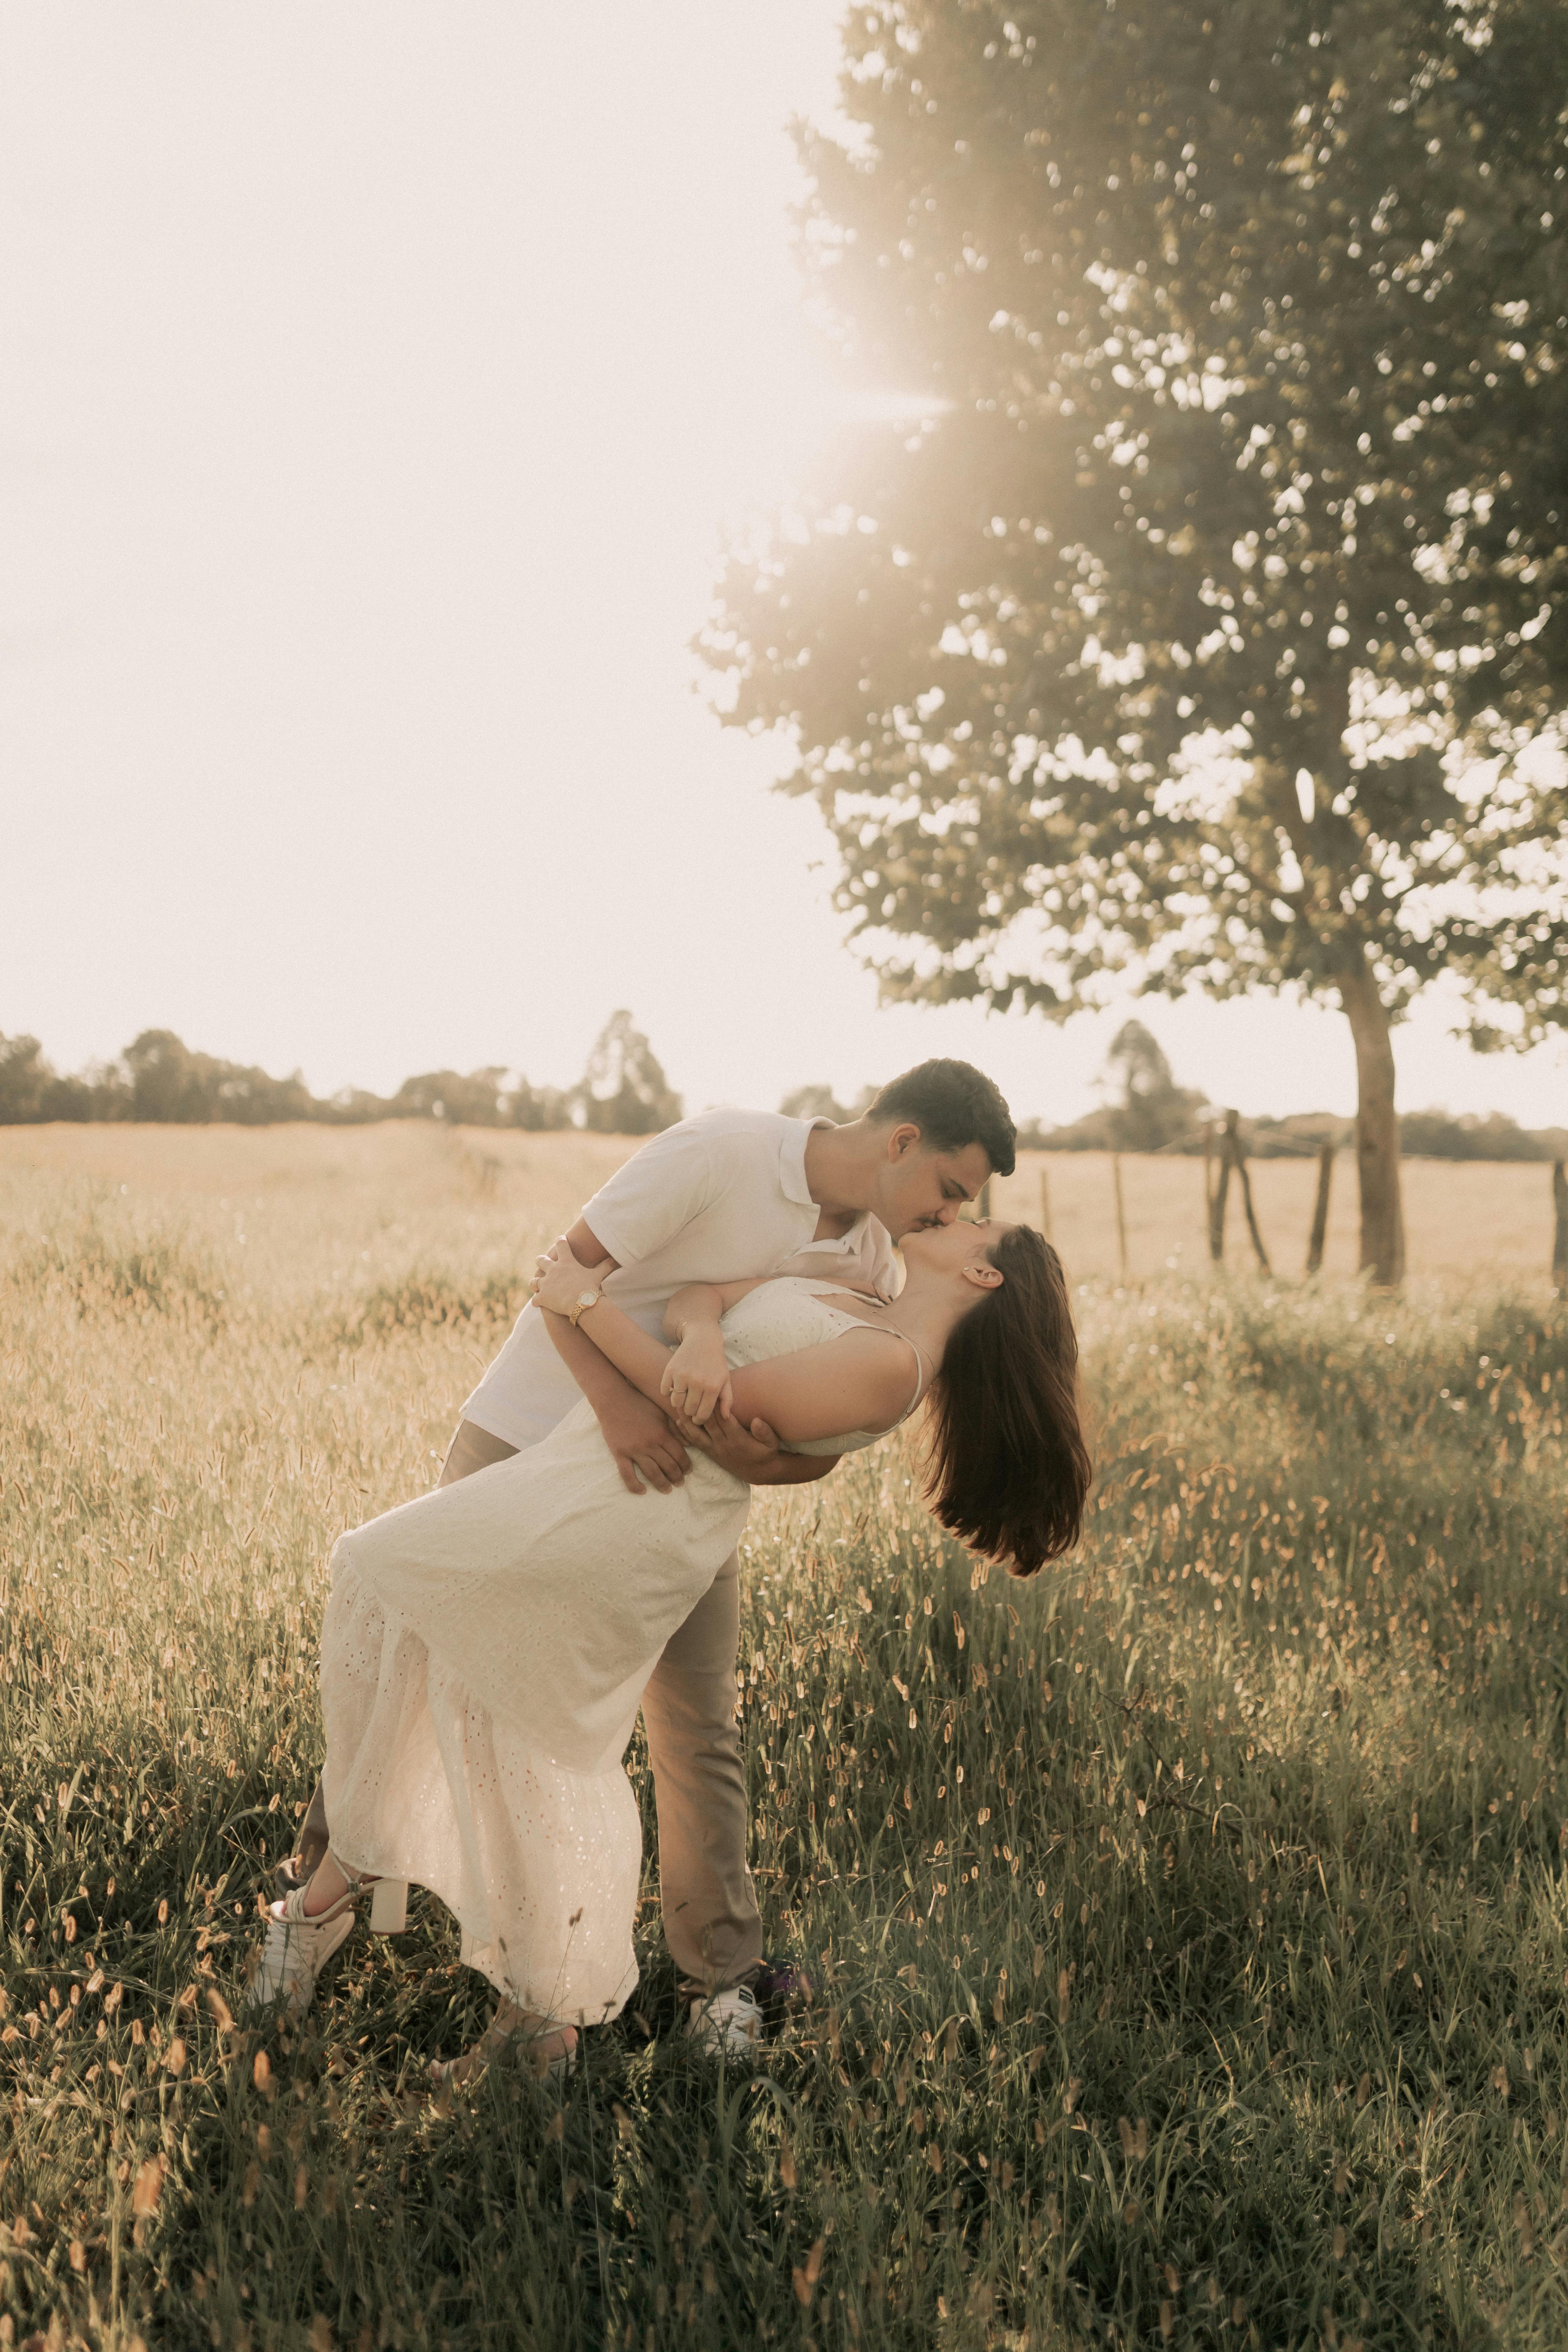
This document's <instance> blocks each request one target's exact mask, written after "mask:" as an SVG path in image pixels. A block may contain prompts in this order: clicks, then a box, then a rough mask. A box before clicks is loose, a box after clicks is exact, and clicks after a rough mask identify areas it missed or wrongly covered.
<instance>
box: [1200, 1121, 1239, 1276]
mask: <svg viewBox="0 0 1568 2352" xmlns="http://www.w3.org/2000/svg"><path fill="white" fill-rule="evenodd" d="M1233 1116H1234V1114H1233ZM1216 1160H1217V1161H1218V1166H1217V1167H1215V1161H1216ZM1229 1192H1230V1149H1229V1144H1228V1141H1227V1139H1226V1134H1225V1130H1224V1129H1223V1128H1222V1129H1220V1140H1219V1144H1218V1147H1217V1150H1216V1148H1215V1130H1214V1128H1213V1125H1212V1124H1211V1125H1209V1126H1207V1127H1205V1129H1204V1200H1205V1203H1206V1205H1207V1209H1208V1220H1209V1256H1210V1258H1211V1259H1212V1260H1213V1262H1214V1264H1215V1265H1224V1264H1225V1211H1226V1198H1227V1196H1228V1194H1229Z"/></svg>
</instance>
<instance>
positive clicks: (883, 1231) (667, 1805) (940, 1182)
mask: <svg viewBox="0 0 1568 2352" xmlns="http://www.w3.org/2000/svg"><path fill="white" fill-rule="evenodd" d="M1015 1141H1016V1135H1015V1129H1014V1126H1013V1121H1012V1118H1011V1117H1010V1116H1009V1113H1008V1110H1007V1106H1006V1104H1005V1102H1004V1101H1003V1099H1002V1097H1001V1095H1000V1094H999V1093H998V1091H997V1089H996V1087H994V1085H993V1084H992V1082H991V1080H990V1079H989V1078H987V1077H985V1076H983V1075H982V1074H981V1072H980V1071H978V1070H975V1069H973V1068H972V1067H971V1066H969V1064H968V1063H966V1062H952V1061H935V1062H922V1063H921V1065H920V1066H918V1068H915V1069H912V1070H909V1071H906V1073H905V1074H904V1076H902V1077H900V1078H895V1079H894V1080H893V1081H892V1083H891V1085H889V1086H886V1087H883V1088H882V1090H881V1092H880V1094H879V1095H878V1096H877V1097H876V1099H875V1101H874V1102H873V1103H872V1104H871V1106H870V1108H869V1109H868V1110H867V1111H866V1112H865V1113H864V1114H863V1116H862V1117H861V1118H858V1119H855V1120H853V1121H851V1122H850V1124H849V1125H847V1126H845V1127H835V1126H834V1125H833V1124H832V1122H831V1121H829V1120H827V1119H800V1118H786V1117H785V1116H784V1114H783V1113H773V1112H768V1111H744V1110H716V1111H704V1112H703V1113H702V1114H701V1115H700V1117H699V1118H689V1119H684V1120H682V1121H681V1123H680V1124H679V1126H677V1127H672V1128H668V1129H666V1130H665V1132H664V1133H663V1134H662V1135H658V1136H656V1137H655V1138H654V1139H653V1140H652V1141H651V1142H649V1143H647V1144H645V1145H644V1146H643V1149H642V1150H640V1151H638V1152H637V1153H636V1154H635V1155H634V1157H633V1158H632V1159H630V1160H627V1161H626V1164H625V1166H624V1167H622V1168H620V1169H618V1170H617V1171H616V1174H615V1175H614V1176H612V1177H611V1178H610V1180H609V1181H608V1183H607V1184H605V1185H604V1186H603V1187H602V1188H601V1189H600V1191H599V1192H596V1193H595V1195H594V1198H593V1199H592V1200H591V1201H590V1202H588V1204H587V1206H586V1207H585V1208H584V1211H583V1213H582V1215H581V1217H580V1218H579V1219H578V1221H577V1223H575V1224H574V1226H573V1228H572V1230H571V1232H570V1233H569V1234H567V1236H566V1238H567V1240H568V1241H569V1242H570V1243H571V1245H572V1248H573V1251H574V1254H575V1255H576V1256H577V1257H578V1258H580V1259H581V1260H582V1261H583V1263H584V1265H600V1264H602V1263H603V1262H604V1260H605V1259H606V1258H608V1259H610V1260H612V1261H613V1262H614V1265H615V1268H616V1270H615V1272H614V1273H612V1274H611V1275H610V1276H608V1277H607V1278H606V1280H605V1285H604V1287H605V1295H606V1296H607V1297H613V1298H614V1299H615V1300H616V1304H617V1305H618V1306H620V1307H622V1308H623V1309H624V1310H625V1312H626V1314H628V1315H630V1316H631V1317H632V1318H634V1319H635V1320H636V1321H637V1322H638V1323H640V1324H641V1325H642V1326H643V1328H645V1329H646V1330H647V1331H649V1332H651V1333H653V1334H654V1335H655V1336H656V1337H657V1336H660V1335H661V1332H662V1323H663V1316H664V1309H665V1307H666V1306H667V1304H668V1301H669V1299H670V1298H671V1297H673V1295H674V1293H675V1292H676V1291H677V1290H679V1288H680V1287H681V1286H683V1285H684V1284H686V1283H689V1282H700V1281H721V1280H729V1279H731V1278H737V1277H741V1276H752V1275H767V1274H799V1275H805V1276H821V1278H822V1280H823V1282H824V1283H825V1284H831V1283H835V1282H840V1283H842V1282H847V1283H850V1284H853V1285H854V1286H857V1287H858V1288H861V1289H867V1290H872V1291H875V1292H876V1293H877V1294H878V1296H879V1297H884V1298H890V1297H893V1295H894V1294H895V1292H896V1290H897V1288H898V1286H899V1281H900V1270H899V1266H898V1261H897V1258H896V1255H895V1253H894V1248H893V1244H894V1243H895V1242H897V1241H900V1240H901V1239H902V1237H903V1236H904V1234H908V1233H912V1232H914V1231H916V1230H917V1229H918V1228H920V1227H922V1226H927V1225H932V1224H951V1223H952V1221H953V1219H954V1218H955V1217H956V1216H957V1215H958V1213H959V1211H960V1209H961V1208H963V1205H964V1203H965V1202H969V1201H973V1199H974V1197H975V1196H976V1194H977V1193H978V1192H979V1191H980V1189H981V1187H982V1185H983V1184H984V1182H985V1181H986V1179H987V1177H989V1176H991V1175H993V1174H995V1175H999V1176H1005V1175H1010V1174H1011V1172H1012V1170H1013V1162H1014V1146H1015ZM564 1338H565V1346H564V1349H563V1351H558V1349H557V1348H556V1346H555V1345H554V1344H552V1339H551V1338H550V1335H549V1333H548V1332H547V1331H546V1329H545V1325H544V1318H543V1317H542V1315H541V1314H540V1313H539V1311H538V1309H537V1308H536V1307H533V1306H531V1305H530V1306H528V1307H524V1309H523V1311H522V1313H521V1316H520V1317H519V1318H518V1321H517V1323H516V1325H515V1326H514V1328H513V1329H512V1332H511V1335H510V1338H509V1339H508V1340H507V1342H506V1344H505V1346H504V1347H503V1348H502V1349H501V1351H500V1355H499V1356H498V1357H497V1358H496V1360H495V1361H494V1363H493V1364H491V1366H490V1368H489V1370H488V1371H487V1372H486V1374H485V1376H484V1378H483V1379H482V1380H481V1381H480V1382H479V1386H478V1388H477V1389H475V1391H474V1392H473V1394H472V1395H471V1396H470V1397H469V1398H468V1402H466V1404H465V1405H464V1407H463V1413H462V1418H461V1420H460V1421H459V1423H458V1429H457V1433H456V1434H455V1436H454V1437H453V1439H452V1443H451V1444H450V1446H449V1448H448V1449H447V1459H446V1462H445V1464H444V1465H443V1468H442V1472H441V1481H440V1483H441V1484H442V1485H443V1486H447V1485H449V1484H451V1483H452V1482H453V1481H454V1480H455V1479H458V1478H465V1477H468V1476H470V1475H472V1474H473V1473H474V1472H475V1471H479V1470H483V1469H485V1468H487V1467H489V1465H490V1464H492V1463H496V1462H502V1461H505V1460H506V1459H507V1457H508V1456H509V1455H510V1454H515V1453H517V1452H518V1451H519V1450H520V1449H521V1448H522V1447H525V1446H530V1445H537V1444H539V1442H540V1440H541V1439H542V1438H544V1437H547V1436H548V1435H549V1433H550V1432H551V1431H552V1429H553V1428H554V1427H555V1426H556V1424H557V1423H558V1422H560V1421H561V1420H562V1419H563V1417H564V1416H565V1415H566V1414H567V1413H568V1412H571V1410H572V1409H573V1407H574V1405H575V1404H576V1403H577V1402H579V1400H580V1398H581V1397H583V1396H586V1397H587V1399H588V1401H589V1402H590V1403H591V1404H592V1406H593V1408H594V1411H595V1414H596V1415H597V1416H598V1421H599V1426H600V1428H601V1430H602V1431H603V1432H604V1436H605V1444H607V1445H608V1446H609V1448H610V1451H611V1453H612V1454H614V1456H615V1459H616V1465H617V1467H618V1469H619V1471H620V1474H621V1476H622V1478H623V1480H624V1481H625V1483H626V1486H627V1487H628V1488H629V1489H630V1491H631V1492H632V1493H633V1494H636V1495H641V1494H646V1492H647V1488H648V1487H649V1486H652V1487H654V1488H656V1489H657V1490H658V1492H659V1493H660V1494H668V1492H669V1489H670V1487H671V1486H674V1485H677V1484H679V1481H680V1480H682V1479H683V1478H684V1477H685V1476H686V1475H687V1472H688V1471H689V1468H690V1466H691V1457H690V1454H689V1452H688V1451H687V1446H686V1444H685V1443H684V1442H683V1441H682V1438H681V1436H680V1433H679V1431H678V1430H677V1429H676V1427H675V1426H674V1424H673V1423H671V1422H670V1421H669V1420H668V1418H667V1417H666V1416H665V1414H664V1413H662V1412H660V1411H659V1410H658V1407H657V1406H655V1405H653V1404H651V1403H649V1402H648V1401H647V1398H646V1397H643V1396H641V1395H640V1394H639V1393H638V1392H637V1390H635V1389H634V1388H632V1387H631V1385H630V1384H629V1382H627V1381H625V1380H623V1379H622V1377H621V1375H620V1373H619V1372H617V1371H616V1370H615V1368H614V1367H613V1365H611V1364H610V1363H609V1362H608V1360H606V1359H605V1356H603V1355H602V1354H601V1353H600V1351H599V1349H597V1348H595V1346H594V1344H593V1342H592V1340H591V1339H589V1338H588V1337H587V1335H586V1334H585V1333H578V1332H576V1331H573V1332H570V1333H569V1334H566V1335H564ZM700 1442H701V1443H702V1444H703V1447H704V1450H705V1451H707V1452H709V1453H710V1454H712V1455H713V1457H714V1458H715V1459H716V1460H718V1461H720V1462H721V1463H722V1464H723V1465H724V1466H725V1467H726V1468H727V1469H729V1470H731V1471H733V1472H734V1473H735V1475H737V1476H738V1477H740V1478H742V1479H743V1480H745V1481H746V1482H747V1483H748V1484H750V1485H752V1486H788V1485H797V1484H803V1483H805V1482H806V1481H808V1480H811V1479H815V1478H820V1477H823V1476H825V1475H826V1473H827V1472H828V1471H829V1470H831V1469H832V1467H833V1464H832V1462H831V1460H827V1459H824V1458H823V1457H821V1456H816V1455H804V1454H786V1453H784V1452H782V1451H781V1450H780V1447H779V1445H778V1442H777V1439H776V1437H775V1436H774V1434H773V1432H772V1431H771V1430H770V1429H769V1428H768V1427H767V1425H766V1424H765V1423H763V1422H760V1421H759V1422H753V1423H752V1427H751V1429H750V1431H732V1432H725V1431H722V1430H721V1431H719V1432H718V1433H715V1434H713V1435H711V1436H708V1435H705V1436H704V1438H703V1439H702V1440H701V1441H700ZM738 1580H739V1561H738V1559H736V1557H735V1556H734V1555H733V1554H731V1558H730V1559H728V1560H726V1562H725V1563H724V1566H723V1567H722V1568H721V1570H720V1571H719V1574H718V1576H717V1577H716V1578H715V1580H714V1581H713V1584H712V1586H711V1587H710V1590H709V1591H708V1592H707V1594H706V1595H705V1596H704V1598H703V1599H702V1600H701V1601H700V1602H699V1603H698V1605H697V1607H696V1608H695V1609H694V1610H693V1611H692V1612H691V1615H690V1616H689V1618H688V1619H687V1621H686V1623H685V1624H684V1625H683V1626H682V1627H681V1629H680V1631H679V1633H677V1634H676V1635H675V1636H674V1638H673V1639H672V1640H671V1641H670V1642H669V1643H668V1644H667V1646H666V1648H665V1651H664V1653H663V1655H662V1657H661V1658H660V1660H659V1663H658V1666H657V1667H656V1668H655V1670H654V1673H653V1675H652V1678H651V1680H650V1681H649V1683H648V1685H647V1689H646V1691H645V1692H644V1694H643V1725H644V1728H645V1730H646V1732H647V1746H648V1757H649V1760H650V1762H651V1764H652V1767H653V1776H654V1792H655V1797H656V1801H657V1806H658V1850H659V1885H660V1895H661V1902H662V1908H663V1916H664V1929H665V1937H666V1940H667V1942H668V1946H669V1949H670V1953H671V1955H672V1957H673V1958H674V1959H675V1961H676V1964H677V1966H678V1967H679V1969H680V1971H681V1976H682V1979H683V1990H684V1995H685V1998H686V2000H687V2001H688V2004H689V2008H688V2030H689V2032H692V2033H694V2034H695V2035H696V2036H697V2037H698V2038H699V2039H700V2040H702V2041H704V2042H707V2043H709V2044H710V2046H711V2047H713V2048H714V2049H721V2048H725V2047H729V2048H740V2047H744V2046H745V2045H747V2044H749V2043H750V2042H752V2041H753V2040H754V2039H755V2038H756V2036H757V2033H758V2032H759V2031H760V2029H761V2024H762V2011H761V2009H760V2007H759V2004H758V2002H757V2000H756V1997H755V1987H756V1984H757V1981H758V1979H759V1977H760V1976H761V1974H762V1970H763V1937H762V1921H761V1918H760V1916H759V1915H758V1911H757V1904H756V1896H755V1893H754V1891H753V1888H752V1874H751V1871H750V1869H749V1868H748V1866H747V1862H746V1832H747V1827H748V1822H747V1811H746V1799H745V1773H744V1769H743V1766H742V1757H741V1742H740V1732H739V1727H738V1725H737V1722H736V1707H735V1700H736V1688H735V1664H736V1654H737V1651H738V1647H739V1640H740V1589H739V1581H738ZM326 1843H327V1823H326V1816H325V1811H324V1808H323V1805H322V1801H321V1789H320V1787H318V1788H317V1790H316V1793H315V1796H314V1797H313V1798H312V1800H311V1802H310V1811H309V1812H308V1813H307V1815H306V1819H305V1823H304V1828H303V1831H302V1833H301V1838H300V1854H299V1855H298V1856H297V1857H296V1858H295V1860H294V1862H293V1863H292V1864H289V1865H286V1868H287V1870H288V1872H289V1883H294V1881H295V1880H296V1879H297V1878H298V1877H299V1876H302V1875H308V1874H310V1871H311V1870H313V1869H314V1867H315V1864H316V1863H317V1862H318V1861H319V1859H320V1858H321V1853H323V1852H324V1850H325V1847H326ZM305 1998H307V1999H308V1998H309V1989H308V1987H306V1988H305Z"/></svg>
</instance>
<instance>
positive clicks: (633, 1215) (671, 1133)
mask: <svg viewBox="0 0 1568 2352" xmlns="http://www.w3.org/2000/svg"><path fill="white" fill-rule="evenodd" d="M715 1189H716V1188H715V1181H714V1173H713V1159H712V1151H711V1148H710V1141H709V1139H708V1138H707V1137H706V1136H705V1135H704V1134H703V1133H702V1131H701V1128H700V1124H699V1122H698V1121H697V1120H695V1119H683V1120H682V1121H681V1122H680V1124H679V1127H667V1128H666V1129H665V1130H664V1133H663V1134H662V1135H656V1136H655V1137H654V1138H653V1139H652V1141H651V1142H649V1143H645V1144H644V1145H643V1148H642V1150H640V1151H637V1152H634V1153H633V1154H632V1157H631V1158H630V1159H629V1160H627V1161H626V1165H625V1167H624V1168H617V1169H616V1172H615V1174H614V1175H613V1176H612V1177H611V1178H610V1180H609V1182H608V1183H607V1184H601V1185H600V1187H599V1190H598V1191H597V1192H595V1195H594V1197H593V1199H592V1200H591V1201H590V1202H588V1203H587V1205H586V1206H585V1207H584V1210H583V1219H584V1223H585V1224H586V1225H587V1226H588V1227H589V1229H590V1231H591V1232H593V1233H594V1234H595V1235H596V1236H597V1238H598V1239H599V1240H600V1241H601V1242H602V1243H603V1244H604V1245H605V1249H606V1250H608V1252H609V1254H610V1255H611V1256H612V1257H613V1258H614V1259H615V1261H616V1265H637V1263H638V1262H639V1261H640V1260H641V1259H643V1258H646V1257H651V1256H652V1255H654V1253H655V1251H656V1250H661V1249H663V1248H665V1247H666V1246H667V1245H668V1244H669V1243H670V1242H672V1241H673V1240H674V1239H675V1236H676V1235H677V1234H679V1232H680V1231H681V1230H682V1229H683V1227H685V1226H687V1225H689V1223H691V1220H692V1219H693V1217H700V1215H701V1214H702V1212H703V1211H704V1209H706V1208H707V1207H709V1205H710V1202H711V1201H712V1200H713V1197H714V1192H715Z"/></svg>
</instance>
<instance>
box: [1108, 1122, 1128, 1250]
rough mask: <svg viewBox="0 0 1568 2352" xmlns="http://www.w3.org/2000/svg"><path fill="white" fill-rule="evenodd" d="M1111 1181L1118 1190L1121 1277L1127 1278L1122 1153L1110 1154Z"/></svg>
mask: <svg viewBox="0 0 1568 2352" xmlns="http://www.w3.org/2000/svg"><path fill="white" fill-rule="evenodd" d="M1110 1181H1111V1183H1112V1184H1113V1186H1114V1187H1115V1190H1116V1246H1117V1248H1118V1250H1119V1251H1120V1253H1121V1279H1122V1281H1123V1282H1125V1281H1126V1279H1127V1210H1126V1206H1125V1204H1124V1202H1123V1201H1122V1198H1121V1152H1120V1151H1113V1152H1112V1153H1111V1155H1110Z"/></svg>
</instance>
